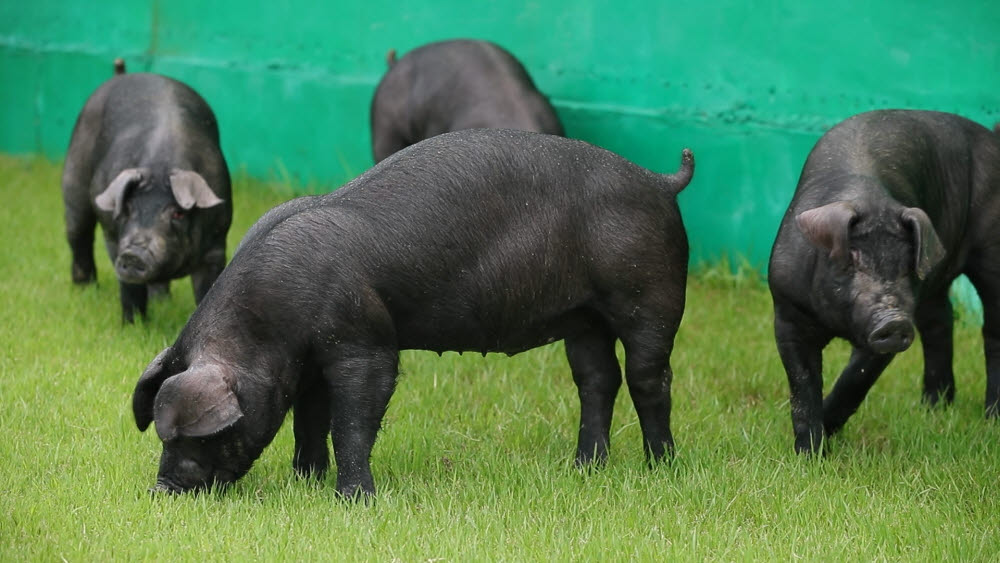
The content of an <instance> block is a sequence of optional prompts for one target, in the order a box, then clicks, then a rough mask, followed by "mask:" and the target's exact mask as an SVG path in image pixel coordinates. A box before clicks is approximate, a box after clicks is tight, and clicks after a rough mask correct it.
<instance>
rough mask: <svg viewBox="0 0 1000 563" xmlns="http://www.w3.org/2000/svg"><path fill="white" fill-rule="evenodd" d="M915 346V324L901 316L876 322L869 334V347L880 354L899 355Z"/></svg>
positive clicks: (892, 316)
mask: <svg viewBox="0 0 1000 563" xmlns="http://www.w3.org/2000/svg"><path fill="white" fill-rule="evenodd" d="M910 344H913V323H912V322H911V321H910V319H908V318H907V317H905V316H903V315H899V314H894V315H888V316H885V317H882V318H881V319H879V320H878V321H876V323H875V326H874V328H873V329H872V331H871V332H870V333H869V334H868V346H869V347H871V349H872V350H874V351H875V352H877V353H879V354H897V353H899V352H902V351H904V350H906V349H907V348H909V347H910Z"/></svg>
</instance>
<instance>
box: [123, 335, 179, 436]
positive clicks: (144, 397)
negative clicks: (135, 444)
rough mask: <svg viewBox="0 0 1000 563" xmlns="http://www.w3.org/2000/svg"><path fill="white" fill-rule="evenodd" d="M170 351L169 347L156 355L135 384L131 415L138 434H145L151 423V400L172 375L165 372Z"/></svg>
mask: <svg viewBox="0 0 1000 563" xmlns="http://www.w3.org/2000/svg"><path fill="white" fill-rule="evenodd" d="M170 351H171V348H170V346H167V347H166V348H164V349H163V351H162V352H160V353H159V354H157V355H156V357H155V358H153V361H152V362H149V365H148V366H146V371H144V372H142V376H140V377H139V382H138V383H136V384H135V391H134V392H133V393H132V414H133V415H134V416H135V425H136V426H138V427H139V431H140V432H145V431H146V428H148V427H149V423H150V422H153V399H155V398H156V393H157V392H158V391H159V390H160V386H161V385H163V381H164V380H165V379H167V378H168V377H170V375H172V374H170V372H168V371H167V367H168V366H167V356H168V355H169V354H170Z"/></svg>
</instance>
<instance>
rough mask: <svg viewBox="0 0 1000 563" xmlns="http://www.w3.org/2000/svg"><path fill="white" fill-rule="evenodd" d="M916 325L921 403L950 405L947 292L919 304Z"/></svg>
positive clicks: (952, 395)
mask: <svg viewBox="0 0 1000 563" xmlns="http://www.w3.org/2000/svg"><path fill="white" fill-rule="evenodd" d="M916 324H917V330H919V331H920V341H921V343H922V345H923V351H924V393H923V398H924V401H925V402H926V403H927V404H929V405H931V406H933V405H936V404H937V403H938V401H940V400H941V399H944V402H945V403H951V402H952V401H953V400H954V399H955V374H954V371H953V368H952V359H953V356H954V339H953V332H952V329H953V327H954V316H953V313H952V307H951V299H949V298H948V292H947V291H945V292H944V293H942V294H941V295H937V296H935V297H934V298H932V299H927V300H925V301H924V302H923V303H921V304H920V306H919V307H918V308H917V314H916Z"/></svg>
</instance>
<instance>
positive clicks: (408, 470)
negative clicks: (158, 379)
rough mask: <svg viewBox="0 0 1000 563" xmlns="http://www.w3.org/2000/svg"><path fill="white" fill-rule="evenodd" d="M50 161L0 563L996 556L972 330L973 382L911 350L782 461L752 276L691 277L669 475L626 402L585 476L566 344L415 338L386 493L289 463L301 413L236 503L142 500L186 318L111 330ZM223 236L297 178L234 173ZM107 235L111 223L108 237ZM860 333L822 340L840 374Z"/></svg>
mask: <svg viewBox="0 0 1000 563" xmlns="http://www.w3.org/2000/svg"><path fill="white" fill-rule="evenodd" d="M59 175H60V167H59V166H58V165H55V164H52V163H48V162H45V161H43V160H37V159H30V160H27V159H15V158H10V157H0V196H2V199H3V205H2V206H0V229H2V230H0V233H2V241H3V245H4V248H3V250H2V251H0V315H2V322H0V347H2V352H0V401H2V405H0V406H2V408H0V560H4V561H7V560H9V561H15V560H17V561H20V560H44V561H53V560H60V559H61V560H67V561H97V560H105V559H114V560H150V559H153V560H202V559H210V560H229V561H240V560H248V559H249V560H313V561H340V560H346V561H352V560H377V561H389V560H397V559H398V560H401V561H463V560H514V561H519V560H550V559H551V560H559V561H569V560H572V561H575V560H595V561H604V560H634V559H637V560H666V561H672V560H684V561H687V560H690V561H701V560H706V559H713V560H747V559H753V560H776V561H785V560H791V559H800V558H801V559H807V560H824V561H870V560H906V561H949V560H953V561H973V560H993V561H995V560H997V557H998V556H1000V555H998V554H1000V534H998V525H1000V495H998V486H997V476H998V474H1000V457H998V456H1000V425H998V424H996V423H989V422H986V421H985V420H984V418H983V389H984V385H985V383H984V381H985V378H984V373H983V359H982V358H983V355H982V340H981V337H980V335H979V331H978V329H977V328H976V327H974V326H970V325H969V324H965V323H959V325H958V326H957V328H956V334H955V336H956V358H957V359H956V378H957V385H958V394H957V398H956V401H955V404H954V405H953V406H951V407H950V408H945V409H938V410H929V409H926V408H924V407H923V406H921V404H920V373H921V369H922V360H921V356H920V354H919V348H920V347H919V345H915V346H913V347H912V348H911V350H909V351H908V352H906V353H905V354H902V355H901V356H900V357H899V358H897V359H896V361H895V362H894V363H893V365H892V366H890V369H889V370H887V371H886V373H885V374H884V375H883V377H882V379H881V380H880V381H879V383H878V384H877V385H876V386H875V388H874V389H873V390H872V393H871V395H870V396H869V398H868V400H867V401H866V402H865V403H864V404H863V405H862V407H861V409H860V411H859V412H858V414H857V415H855V417H854V418H852V419H851V421H850V422H849V423H848V424H847V426H846V428H845V430H844V431H843V433H842V434H841V435H839V436H838V437H837V438H836V439H835V440H834V442H833V448H832V451H831V453H830V454H829V455H828V456H827V457H826V458H825V459H821V460H816V459H811V458H806V457H800V456H797V455H795V454H794V453H793V451H792V433H791V422H790V416H789V409H788V400H787V395H788V388H787V383H786V381H785V375H784V372H783V370H782V368H781V365H780V362H779V360H778V356H777V352H776V351H775V347H774V341H773V337H772V332H771V300H770V296H769V294H768V292H767V289H766V287H765V286H764V285H763V283H762V282H761V281H760V280H759V279H756V277H755V276H753V275H752V274H750V275H743V276H734V275H730V274H728V273H726V272H727V270H726V269H724V268H715V269H710V270H706V271H703V272H701V273H700V274H698V275H695V276H693V277H692V279H691V280H690V283H689V292H688V302H687V310H686V313H685V316H684V322H683V323H682V325H681V331H680V333H679V335H678V337H677V343H676V344H677V345H676V351H675V352H674V356H673V361H672V364H673V366H674V371H675V380H674V386H673V397H674V412H673V425H672V427H673V431H674V436H675V438H676V440H677V447H678V455H677V458H676V460H675V462H674V463H673V464H672V465H664V466H659V467H656V468H654V469H652V470H651V469H648V468H647V467H646V466H645V464H644V462H643V456H642V448H641V439H640V433H639V428H638V424H637V419H636V416H635V412H634V410H633V409H632V405H631V401H630V400H629V398H628V393H626V392H624V389H623V392H622V393H620V395H619V399H618V405H617V408H616V411H615V418H614V426H613V428H612V452H611V459H610V461H609V463H608V466H607V467H606V468H604V469H603V470H601V471H595V472H581V471H578V470H576V469H574V468H573V465H572V462H571V459H572V456H573V453H574V450H575V444H576V432H577V417H578V409H579V405H578V401H577V397H576V389H575V387H574V385H573V382H572V378H571V376H570V372H569V368H568V367H567V365H566V361H565V358H564V356H563V351H562V347H561V345H560V344H558V343H557V344H554V345H551V346H548V347H544V348H540V349H537V350H533V351H531V352H528V353H524V354H520V355H517V356H515V357H513V358H507V357H505V356H501V355H489V356H487V357H485V358H484V357H482V356H479V355H475V354H465V355H459V354H454V353H446V354H444V355H443V356H441V357H438V356H437V355H436V354H433V353H429V352H404V353H403V356H402V361H401V373H402V375H401V377H400V382H399V385H398V388H397V391H396V394H395V396H394V397H393V399H392V402H391V403H390V407H389V413H388V415H387V418H386V421H385V429H384V430H383V432H382V434H381V435H380V437H379V440H378V442H377V443H376V445H375V450H374V453H373V456H372V470H373V472H374V475H375V483H376V486H377V487H378V490H379V497H378V500H377V502H375V503H374V504H373V505H371V506H365V505H350V504H346V503H342V502H339V501H337V500H336V498H335V495H334V488H333V484H334V475H333V472H332V471H331V473H330V475H328V477H327V478H326V480H325V481H323V482H320V483H317V482H310V481H303V480H300V479H297V478H296V477H294V476H293V473H292V470H291V455H292V433H291V425H290V424H286V425H285V427H283V428H282V430H281V432H280V433H279V434H278V437H277V438H276V440H275V441H274V443H273V444H272V445H271V446H270V447H268V448H267V449H266V450H265V451H264V454H263V456H262V457H261V458H260V459H259V460H258V462H257V463H256V465H255V466H254V468H253V469H252V470H251V471H250V473H249V474H248V475H247V476H246V477H244V478H243V479H242V480H241V481H239V482H238V483H237V484H236V485H235V486H233V487H232V488H231V489H229V490H228V491H226V492H224V493H209V494H203V495H194V496H190V495H189V496H176V497H170V496H157V497H155V498H154V497H152V496H151V495H150V494H149V493H148V492H147V489H148V488H149V487H150V486H152V485H153V483H154V480H155V476H156V470H157V463H158V460H159V455H160V443H159V441H158V439H157V437H156V434H155V432H153V431H148V432H146V433H145V434H140V433H139V431H138V430H137V429H136V427H135V424H134V422H133V420H132V413H131V395H132V390H133V386H134V384H135V381H136V379H137V378H138V377H139V374H140V373H141V372H142V370H143V368H144V367H145V366H146V364H147V363H148V362H149V361H150V360H151V359H152V358H153V357H154V356H155V355H156V354H157V353H158V352H159V351H160V350H161V349H163V347H165V346H167V345H168V344H170V343H172V342H173V340H174V338H175V337H176V335H177V333H178V332H179V330H180V328H181V327H182V326H183V324H184V322H185V320H186V318H187V316H188V315H189V314H190V313H191V311H192V310H193V309H194V303H193V298H192V295H191V288H190V284H189V283H188V282H187V280H183V281H177V282H174V283H173V286H172V290H173V293H172V295H171V296H169V297H168V298H166V299H165V300H162V301H157V302H154V303H153V304H152V305H151V311H150V319H149V321H148V322H145V323H140V324H137V325H135V326H122V325H121V323H120V321H119V317H120V306H119V303H118V291H117V284H116V283H115V280H114V276H113V273H112V270H111V265H110V263H109V261H108V259H107V257H106V255H105V253H104V250H103V246H100V247H99V248H98V252H97V256H98V261H97V264H98V278H99V283H98V285H96V286H90V287H86V288H82V289H81V288H77V287H74V286H73V285H72V283H71V282H70V276H69V269H70V268H69V250H68V247H67V245H66V242H65V240H64V237H63V220H62V202H61V197H60V191H59ZM234 191H235V194H236V202H235V203H236V216H235V222H234V226H233V229H232V231H231V233H230V247H229V248H230V251H231V250H232V249H233V248H235V245H236V242H237V241H238V240H239V238H240V237H241V236H242V234H243V233H244V232H245V231H246V230H247V229H248V228H249V226H250V225H251V224H252V223H253V221H254V220H255V219H256V218H257V217H258V216H260V214H262V213H263V212H264V211H265V210H266V209H268V208H269V207H270V206H272V205H274V204H275V203H278V202H279V201H281V200H283V199H285V198H287V197H288V195H289V193H290V192H289V191H288V189H287V188H275V187H273V186H268V185H264V184H260V183H253V182H249V181H244V180H241V181H238V182H237V183H236V186H235V189H234ZM98 239H100V237H98ZM847 355H848V348H847V347H846V346H845V345H843V343H838V344H837V345H835V346H832V347H831V348H830V349H828V351H827V355H826V359H827V361H826V370H825V372H826V373H825V378H826V383H827V386H829V385H830V383H831V382H832V379H833V378H834V376H835V374H836V373H838V372H839V369H840V368H841V367H842V366H843V365H844V363H845V362H846V358H847Z"/></svg>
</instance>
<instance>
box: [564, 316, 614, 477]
mask: <svg viewBox="0 0 1000 563" xmlns="http://www.w3.org/2000/svg"><path fill="white" fill-rule="evenodd" d="M615 341H616V338H615V335H614V334H613V333H612V332H611V331H610V330H609V329H606V328H601V329H596V330H593V331H590V332H587V333H584V334H581V335H577V336H573V337H570V338H567V339H566V357H567V358H568V359H569V366H570V369H571V370H572V371H573V381H575V382H576V386H577V389H578V391H579V394H580V436H579V440H578V441H577V448H576V464H577V465H578V466H585V465H589V464H591V463H593V464H598V465H600V464H603V463H604V462H605V461H606V460H607V457H608V447H609V442H610V432H611V415H612V412H613V411H614V407H615V397H617V396H618V389H619V388H620V387H621V384H622V373H621V367H620V366H619V365H618V357H617V356H616V355H615Z"/></svg>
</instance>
